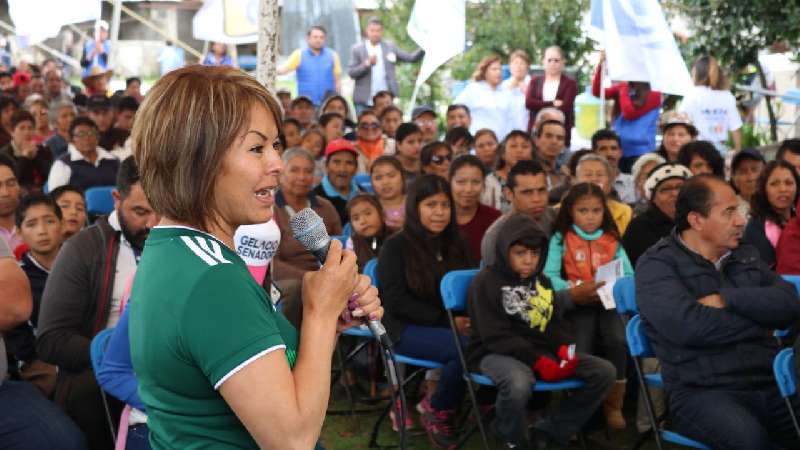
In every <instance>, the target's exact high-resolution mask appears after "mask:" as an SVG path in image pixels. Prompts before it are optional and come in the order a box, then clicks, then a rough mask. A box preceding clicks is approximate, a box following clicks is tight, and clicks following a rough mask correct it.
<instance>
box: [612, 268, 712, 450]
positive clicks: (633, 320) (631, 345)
mask: <svg viewBox="0 0 800 450" xmlns="http://www.w3.org/2000/svg"><path fill="white" fill-rule="evenodd" d="M614 303H616V306H617V313H618V314H619V315H620V317H621V318H625V317H630V320H628V321H627V324H626V326H625V337H626V338H627V341H628V349H629V350H630V353H631V357H632V359H633V365H634V367H635V368H636V377H637V378H638V380H639V388H640V394H639V395H643V396H644V400H645V402H644V403H645V407H646V409H647V415H648V419H649V420H650V426H651V427H652V429H653V430H658V433H653V436H654V437H655V441H656V447H658V449H659V450H661V449H662V448H663V443H662V441H666V442H671V443H673V444H678V445H683V446H685V447H690V448H697V449H707V448H708V447H707V446H706V445H704V444H701V443H699V442H697V441H694V440H692V439H689V438H687V437H685V436H682V435H680V434H678V433H675V432H674V431H668V430H663V429H660V428H659V427H658V420H657V419H656V415H655V411H654V409H653V400H652V399H651V398H650V392H649V391H648V390H647V386H652V387H655V388H659V389H663V388H664V381H663V379H662V378H661V374H660V373H648V374H645V373H644V372H643V371H642V364H641V358H648V357H654V356H655V355H653V350H652V349H651V348H650V341H649V340H648V339H647V336H646V335H645V334H644V331H643V330H642V319H641V317H639V308H638V307H637V306H636V282H635V279H634V278H633V277H622V278H620V279H618V280H617V281H616V283H614ZM623 322H625V321H624V319H623ZM642 443H643V441H640V442H638V443H637V445H636V446H635V448H638V447H639V445H641V444H642Z"/></svg>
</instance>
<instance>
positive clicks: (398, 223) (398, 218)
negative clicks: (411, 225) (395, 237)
mask: <svg viewBox="0 0 800 450" xmlns="http://www.w3.org/2000/svg"><path fill="white" fill-rule="evenodd" d="M383 216H384V220H383V221H384V222H385V223H386V226H387V227H389V228H391V229H393V230H399V229H400V228H403V223H405V221H406V207H405V206H398V207H396V208H384V209H383Z"/></svg>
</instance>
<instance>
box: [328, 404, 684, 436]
mask: <svg viewBox="0 0 800 450" xmlns="http://www.w3.org/2000/svg"><path fill="white" fill-rule="evenodd" d="M410 403H411V402H410ZM385 405H386V403H385V402H384V403H379V404H377V405H372V406H370V405H365V404H360V403H357V408H361V409H369V408H373V409H375V411H373V412H369V413H364V414H358V415H356V416H354V417H353V416H350V415H348V414H344V415H338V414H337V415H334V414H328V416H327V417H326V419H325V425H324V427H323V429H322V437H321V440H322V443H323V445H324V446H325V448H326V449H327V450H360V449H368V448H370V447H369V438H370V432H371V430H372V427H373V425H374V424H375V422H376V420H377V419H378V416H379V414H380V410H381V408H382V407H384V406H385ZM348 408H349V403H348V402H347V401H346V400H345V396H344V394H343V391H341V389H336V390H335V392H334V395H333V397H332V398H331V406H330V408H329V410H344V409H348ZM409 409H412V410H413V407H409ZM632 415H633V412H632V411H626V416H629V417H627V419H628V425H629V426H628V430H626V431H624V432H619V433H614V434H612V436H611V443H612V444H613V445H614V447H615V448H620V449H628V448H631V447H632V445H633V443H634V442H635V441H636V432H635V430H634V429H633V417H632ZM413 417H414V423H415V426H416V429H415V430H413V431H411V432H410V436H409V439H408V448H409V449H415V450H421V449H433V448H434V447H433V446H431V444H430V442H429V441H428V438H427V436H426V435H425V433H424V431H422V430H421V428H420V426H419V420H418V417H417V415H416V413H414V414H413ZM598 435H600V436H602V435H603V433H602V432H600V433H599V434H598ZM398 442H399V440H398V435H397V433H395V432H393V431H392V429H391V426H390V422H389V420H388V418H387V419H385V420H384V422H383V424H382V426H381V428H380V432H379V435H378V443H379V444H380V445H382V446H383V448H385V447H390V446H394V447H397V445H398ZM489 444H490V447H491V448H492V449H501V448H502V446H501V443H500V442H499V441H497V440H496V439H494V438H493V437H492V436H491V435H490V436H489ZM587 447H588V448H589V449H590V450H596V449H600V448H601V447H600V446H597V445H592V444H591V443H587ZM463 448H464V449H467V450H478V449H482V448H483V447H482V445H481V439H480V436H479V435H478V433H477V432H476V433H475V434H474V435H473V436H472V438H471V439H470V440H469V441H468V442H467V444H466V445H465V446H464V447H463ZM552 448H553V449H554V450H558V449H561V448H562V447H552ZM569 448H579V447H577V446H576V447H569ZM641 448H642V449H643V450H654V449H655V448H656V446H655V443H654V442H653V441H652V439H651V440H650V441H649V442H647V443H646V444H645V445H643V446H642V447H641ZM664 448H665V449H678V448H681V447H677V446H669V445H665V447H664Z"/></svg>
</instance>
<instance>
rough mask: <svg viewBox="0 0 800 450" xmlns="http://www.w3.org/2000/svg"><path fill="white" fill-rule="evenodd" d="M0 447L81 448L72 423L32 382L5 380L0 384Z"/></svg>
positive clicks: (82, 440)
mask: <svg viewBox="0 0 800 450" xmlns="http://www.w3.org/2000/svg"><path fill="white" fill-rule="evenodd" d="M0 448H2V449H5V450H15V449H20V450H39V449H42V450H49V449H54V448H57V449H63V450H85V449H86V448H88V447H87V444H86V438H84V436H83V433H81V430H80V428H78V426H77V425H75V423H74V422H73V421H72V420H70V418H69V417H68V416H67V415H66V414H65V413H64V412H63V411H62V410H61V409H59V407H58V406H56V405H55V404H54V403H53V402H51V401H49V400H47V399H46V398H45V397H44V396H43V395H42V394H41V393H40V392H39V391H38V390H37V389H36V388H35V387H33V385H32V384H30V383H28V382H25V381H9V380H6V381H4V382H3V384H2V385H0Z"/></svg>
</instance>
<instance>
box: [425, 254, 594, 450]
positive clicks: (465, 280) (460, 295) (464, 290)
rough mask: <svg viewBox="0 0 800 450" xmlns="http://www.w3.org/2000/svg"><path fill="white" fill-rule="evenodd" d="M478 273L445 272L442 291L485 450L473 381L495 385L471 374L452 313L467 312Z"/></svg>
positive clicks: (564, 386) (539, 385)
mask: <svg viewBox="0 0 800 450" xmlns="http://www.w3.org/2000/svg"><path fill="white" fill-rule="evenodd" d="M477 274H478V269H465V270H453V271H451V272H448V273H446V274H445V276H444V277H443V278H442V281H441V283H440V285H439V289H440V291H441V294H442V302H443V303H444V309H445V310H447V316H448V318H449V319H450V329H451V330H452V332H453V340H454V341H455V344H456V349H457V350H458V356H459V359H460V360H461V368H462V369H463V370H464V377H465V378H466V379H467V389H468V391H469V395H470V400H471V401H472V410H473V413H474V414H475V419H476V423H477V425H478V430H479V431H480V433H481V439H482V440H483V445H484V447H485V448H489V445H488V441H487V437H486V430H485V429H484V427H483V418H482V417H481V413H480V409H479V408H478V400H477V398H476V396H475V390H474V389H473V387H472V384H471V383H470V381H471V382H473V383H475V384H478V385H482V386H491V387H494V386H495V383H494V381H492V379H491V378H489V377H488V376H486V375H483V374H480V373H476V372H470V371H469V367H468V366H467V361H466V358H465V356H464V350H463V348H462V346H461V339H460V338H459V337H458V331H457V330H456V323H455V316H454V315H453V312H455V311H464V310H465V309H467V296H468V293H469V287H470V285H471V284H472V280H473V278H475V275H477ZM583 385H584V383H583V381H582V380H579V379H577V378H573V379H568V380H564V381H559V382H555V383H548V382H544V381H537V382H536V383H535V384H534V385H533V386H532V388H531V389H532V390H533V391H535V392H545V391H563V390H568V389H579V388H581V387H583ZM468 437H469V435H467V436H464V437H463V438H462V442H463V441H465V440H466V439H467V438H468Z"/></svg>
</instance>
